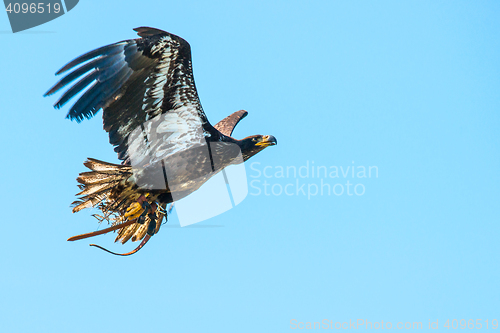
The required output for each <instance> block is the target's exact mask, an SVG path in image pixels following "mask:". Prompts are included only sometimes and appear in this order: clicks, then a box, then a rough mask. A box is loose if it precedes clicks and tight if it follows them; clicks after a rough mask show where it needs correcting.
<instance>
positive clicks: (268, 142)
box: [255, 135, 278, 147]
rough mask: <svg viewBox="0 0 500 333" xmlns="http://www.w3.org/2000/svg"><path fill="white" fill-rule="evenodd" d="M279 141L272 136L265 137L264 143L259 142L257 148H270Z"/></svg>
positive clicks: (263, 138)
mask: <svg viewBox="0 0 500 333" xmlns="http://www.w3.org/2000/svg"><path fill="white" fill-rule="evenodd" d="M277 144H278V141H277V140H276V138H275V137H274V136H272V135H264V136H263V137H262V141H260V142H257V143H256V144H255V145H256V146H261V147H269V146H274V145H277Z"/></svg>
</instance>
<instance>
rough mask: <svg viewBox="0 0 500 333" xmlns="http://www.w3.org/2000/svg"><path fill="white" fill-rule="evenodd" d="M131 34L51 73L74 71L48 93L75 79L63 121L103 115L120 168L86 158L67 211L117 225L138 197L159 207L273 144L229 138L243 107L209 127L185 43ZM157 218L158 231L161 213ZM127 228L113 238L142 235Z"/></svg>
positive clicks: (258, 138)
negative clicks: (94, 211)
mask: <svg viewBox="0 0 500 333" xmlns="http://www.w3.org/2000/svg"><path fill="white" fill-rule="evenodd" d="M135 30H136V31H137V32H138V35H139V36H140V37H141V38H138V39H131V40H125V41H121V42H118V43H115V44H111V45H107V46H104V47H101V48H99V49H96V50H94V51H91V52H88V53H86V54H84V55H82V56H80V57H78V58H76V59H75V60H73V61H71V62H70V63H68V64H67V65H65V66H64V67H63V68H61V69H60V70H59V71H58V72H57V73H56V74H61V73H64V72H67V71H70V70H72V71H71V72H70V73H69V74H67V75H66V76H65V77H64V78H62V79H61V80H60V81H59V82H58V83H57V84H56V85H54V87H52V88H51V89H50V90H49V91H48V92H47V93H46V95H50V94H53V93H55V92H57V91H59V90H61V89H62V88H63V87H65V86H67V85H68V84H70V83H71V82H73V81H75V80H77V79H79V81H77V82H76V83H75V84H73V85H72V86H71V87H70V88H69V89H68V90H67V91H65V92H64V93H63V95H62V96H61V98H60V99H59V100H58V101H57V102H56V104H55V105H54V106H55V107H56V108H60V107H62V106H63V105H64V104H65V103H67V102H68V101H69V100H70V99H71V98H73V97H74V96H75V95H77V94H78V93H80V92H83V94H82V95H81V97H80V98H79V99H78V100H77V101H76V102H75V104H74V105H73V106H72V107H71V108H70V110H69V112H68V115H67V117H68V118H70V119H72V120H76V121H78V122H79V121H82V120H83V119H85V118H91V117H92V116H93V115H95V114H96V113H97V112H98V111H99V110H100V109H102V110H103V124H104V130H106V131H107V132H108V133H109V141H110V143H111V144H112V145H113V146H115V151H116V152H117V154H118V158H119V159H120V160H122V164H121V165H117V164H111V163H106V162H102V161H98V160H95V159H89V160H88V161H87V162H86V163H85V165H86V166H87V167H88V168H89V169H90V170H91V171H90V172H84V173H82V174H80V177H78V181H79V182H80V184H81V185H79V186H80V188H81V190H82V191H81V192H80V193H79V194H78V195H79V196H80V197H79V199H78V200H77V201H75V203H74V205H75V207H74V209H73V211H74V212H77V211H79V210H81V209H83V208H87V207H92V206H97V207H99V208H100V209H101V211H102V212H103V215H104V216H110V214H114V216H115V223H122V222H123V221H124V220H125V218H124V217H123V216H124V214H125V211H126V209H127V207H129V206H130V205H131V204H132V203H134V202H135V201H136V200H138V198H139V197H141V195H145V194H146V195H147V196H148V197H147V200H148V202H151V203H157V204H158V205H159V206H160V207H165V205H166V204H168V203H171V202H173V201H175V200H179V199H181V198H183V197H185V196H187V195H189V194H190V193H192V192H194V191H196V190H197V189H198V188H199V187H200V186H201V185H203V184H204V183H205V182H206V181H207V180H208V179H209V178H210V177H212V176H213V175H214V174H216V173H217V172H219V171H221V170H222V169H223V168H225V167H227V166H228V165H231V164H234V163H241V162H243V161H245V160H247V159H248V158H250V157H251V156H253V155H255V154H256V153H258V152H259V151H261V150H262V149H264V148H265V147H267V146H270V145H274V144H276V139H275V138H274V137H273V136H262V135H254V136H250V137H247V138H245V139H243V140H236V139H234V138H232V137H231V133H232V131H233V129H234V127H235V126H236V124H237V123H238V122H239V121H240V120H241V119H242V118H244V117H245V116H246V114H247V113H246V111H243V110H242V111H238V112H235V113H234V114H232V115H230V116H228V117H227V118H225V119H223V120H222V121H221V122H220V123H218V124H217V125H216V126H212V125H211V124H210V123H209V121H208V119H207V117H206V115H205V113H204V111H203V109H202V107H201V103H200V101H199V98H198V94H197V91H196V87H195V84H194V78H193V73H192V65H191V50H190V46H189V44H188V43H187V42H186V41H185V40H184V39H182V38H180V37H178V36H176V35H173V34H170V33H167V32H165V31H162V30H158V29H154V28H147V27H141V28H137V29H135ZM156 214H157V217H159V218H158V221H157V228H156V231H158V229H159V224H160V222H161V218H162V217H163V215H162V213H161V212H157V213H156ZM146 224H147V223H146ZM130 227H133V228H130ZM130 227H127V228H124V229H122V230H121V231H120V232H119V236H118V238H117V240H118V239H121V240H122V242H126V241H127V240H128V239H129V238H130V237H133V238H132V239H133V240H138V239H141V238H142V237H143V236H144V232H143V231H144V230H142V229H144V228H142V229H141V226H137V225H132V226H130ZM134 228H135V229H134ZM132 229H134V230H132ZM136 229H137V230H136ZM140 229H141V230H142V231H141V232H142V237H141V232H139V230H140Z"/></svg>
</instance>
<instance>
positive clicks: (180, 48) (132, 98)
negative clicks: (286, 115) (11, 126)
mask: <svg viewBox="0 0 500 333" xmlns="http://www.w3.org/2000/svg"><path fill="white" fill-rule="evenodd" d="M134 30H135V31H137V32H138V35H139V36H140V37H142V38H138V39H131V40H125V41H121V42H118V43H115V44H111V45H107V46H104V47H101V48H99V49H96V50H94V51H91V52H88V53H86V54H84V55H82V56H80V57H78V58H77V59H75V60H73V61H71V62H70V63H68V64H67V65H66V66H64V67H63V68H61V69H60V70H59V71H58V72H57V73H56V74H61V73H63V72H66V71H68V70H70V69H72V71H71V72H70V73H69V74H67V75H66V76H65V77H64V78H62V79H61V80H60V81H59V82H58V83H57V84H56V85H55V86H54V87H52V88H51V89H50V90H49V91H48V92H47V93H46V94H45V95H50V94H53V93H55V92H57V91H59V90H60V89H62V88H63V87H65V86H66V85H68V84H69V83H71V82H73V81H74V80H76V79H78V78H80V77H81V76H83V75H85V76H84V77H83V78H81V79H79V81H77V82H76V83H75V84H73V85H72V86H71V87H70V88H69V89H68V90H67V91H66V92H65V93H64V94H63V95H62V96H61V98H60V99H59V100H58V101H57V102H56V104H55V105H54V106H55V107H56V108H60V107H62V106H63V105H64V104H65V103H66V102H68V101H69V100H70V99H71V98H73V97H74V96H75V95H77V94H78V93H80V92H83V94H82V95H81V97H80V98H79V99H78V100H77V101H76V102H75V104H74V105H73V106H72V107H71V108H70V110H69V112H68V115H67V117H68V118H70V119H75V120H77V121H81V120H83V119H84V118H91V117H92V116H93V115H94V114H95V113H97V112H98V111H99V110H100V109H101V108H102V109H103V122H104V129H105V130H106V131H107V132H109V141H110V143H111V144H113V145H115V146H116V147H115V151H116V152H117V153H118V158H119V159H121V160H125V162H124V163H126V164H128V163H130V159H131V155H134V156H135V157H136V158H135V159H136V160H137V163H142V162H140V161H141V160H144V158H145V157H146V156H147V157H148V161H147V162H152V159H161V158H164V157H166V156H168V155H169V154H172V153H175V152H177V151H180V150H183V149H185V148H189V147H191V146H193V145H197V144H203V143H205V142H206V140H205V138H206V137H210V136H212V137H213V136H218V135H220V133H219V132H218V131H217V130H215V129H214V128H213V127H212V126H211V125H210V123H209V122H208V120H207V117H206V115H205V113H204V112H203V109H202V107H201V103H200V101H199V98H198V93H197V91H196V87H195V84H194V78H193V73H192V65H191V48H190V46H189V44H188V43H187V42H186V41H185V40H184V39H182V38H180V37H178V36H176V35H173V34H170V33H167V32H165V31H162V30H158V29H154V28H147V27H141V28H137V29H134ZM77 66H79V67H77ZM75 67H76V68H75ZM90 84H92V85H91V86H90V87H88V86H89V85H90ZM87 87H88V88H87ZM131 147H132V148H131ZM153 155H154V156H153ZM132 159H133V157H132ZM143 163H146V161H144V162H143Z"/></svg>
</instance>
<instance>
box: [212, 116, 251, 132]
mask: <svg viewBox="0 0 500 333" xmlns="http://www.w3.org/2000/svg"><path fill="white" fill-rule="evenodd" d="M247 115H248V112H247V111H245V110H240V111H236V112H234V113H233V114H230V115H229V116H227V117H226V118H224V119H222V120H221V121H219V122H218V123H217V124H215V126H214V127H215V129H216V130H218V131H219V132H221V133H222V134H224V135H227V136H231V134H233V131H234V128H235V127H236V125H238V123H239V122H240V121H241V119H243V118H245V117H246V116H247Z"/></svg>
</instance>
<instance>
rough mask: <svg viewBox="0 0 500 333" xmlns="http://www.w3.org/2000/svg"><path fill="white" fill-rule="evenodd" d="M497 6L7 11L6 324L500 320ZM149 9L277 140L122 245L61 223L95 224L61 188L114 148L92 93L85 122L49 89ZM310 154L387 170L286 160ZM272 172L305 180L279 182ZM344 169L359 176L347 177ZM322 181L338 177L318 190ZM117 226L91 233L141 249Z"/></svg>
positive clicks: (265, 328)
mask: <svg viewBox="0 0 500 333" xmlns="http://www.w3.org/2000/svg"><path fill="white" fill-rule="evenodd" d="M499 14H500V4H499V3H498V2H495V1H481V2H469V1H454V2H450V1H379V2H372V1H308V2H306V1H300V2H299V1H238V2H234V1H217V2H202V1H176V2H171V1H147V0H146V1H141V2H139V1H126V0H125V1H120V2H118V1H106V2H104V1H102V2H101V1H89V0H82V1H80V3H79V4H78V5H77V6H76V7H75V8H74V9H73V10H72V11H71V12H69V13H68V14H66V15H64V16H62V17H60V18H58V19H56V20H54V21H51V22H49V23H47V24H44V25H42V26H39V27H36V28H33V29H31V30H28V31H26V32H23V33H17V34H12V33H11V32H10V26H9V23H8V19H7V15H6V14H3V19H0V31H1V33H0V38H1V41H2V45H3V47H2V52H1V53H0V60H1V63H2V64H3V66H2V72H1V73H2V75H0V87H1V90H0V94H1V97H2V98H1V100H2V112H1V113H0V117H1V119H0V123H1V124H2V131H1V134H0V135H1V140H2V143H3V144H2V163H1V164H0V175H1V177H2V181H1V183H2V191H0V198H1V201H2V203H3V205H2V207H3V209H2V220H3V223H2V226H3V232H2V235H3V240H2V242H0V250H1V251H2V253H3V255H2V256H1V259H0V265H1V267H2V274H0V285H1V290H2V292H1V294H2V296H1V297H0V309H1V311H0V322H1V323H2V326H3V329H2V331H4V330H5V332H90V331H92V332H115V331H120V332H138V331H140V332H153V331H154V332H288V331H301V330H299V329H296V330H292V328H291V327H293V326H291V320H292V319H296V320H297V322H304V323H306V322H315V321H316V322H317V321H322V320H323V319H327V320H331V321H332V322H333V323H335V322H348V321H349V320H357V319H362V320H367V321H370V322H381V321H384V322H386V323H387V322H391V323H392V325H393V326H396V325H397V323H398V322H401V323H406V322H411V323H413V322H422V323H423V327H424V329H427V327H428V322H429V320H431V321H433V322H435V321H436V320H439V329H440V330H447V329H446V328H444V327H443V325H444V324H445V322H446V320H447V319H466V320H469V319H474V321H475V320H476V319H482V323H483V330H484V329H485V327H484V326H485V320H486V319H488V320H490V325H491V320H492V319H498V320H500V318H499V317H500V315H499V313H498V306H499V302H500V287H499V286H498V281H499V280H500V270H499V268H498V267H499V265H498V262H499V259H500V255H499V254H500V251H499V250H500V245H499V242H498V239H499V235H500V227H499V223H498V222H499V217H498V216H499V207H500V206H499V205H498V199H499V196H500V190H499V188H500V177H499V172H498V170H500V154H499V147H500V139H499V135H498V133H499V127H500V116H499V112H498V111H499V109H500V99H499V93H498V92H499V91H500V79H499V78H500V75H499V74H500V62H499V61H498V59H499V58H500V48H499V46H500V45H499V44H500V39H499V38H498V36H499V34H500V21H499V20H498V17H499ZM1 16H2V15H0V17H1ZM138 26H152V27H156V28H159V29H163V30H166V31H169V32H172V33H175V34H177V35H179V36H182V37H183V38H185V39H186V40H187V41H188V42H189V43H190V44H191V48H192V53H193V67H194V75H195V79H196V84H197V88H198V92H199V95H200V98H201V101H202V104H203V106H204V109H205V112H206V113H207V115H208V117H209V119H210V120H211V122H212V123H215V122H217V121H218V120H220V119H222V118H224V117H225V116H226V115H228V114H230V113H232V112H234V111H236V110H239V109H245V110H248V111H249V116H248V117H247V118H246V119H245V120H244V121H242V123H240V124H239V125H238V127H237V129H236V131H235V133H234V135H235V136H236V137H238V138H242V137H245V136H247V135H252V134H272V135H274V136H275V137H276V138H277V139H278V146H276V147H271V148H268V149H266V150H265V151H264V152H262V153H260V154H259V155H257V156H255V157H253V158H252V159H251V160H250V161H249V162H250V163H248V164H247V175H248V182H249V185H250V182H251V181H256V182H254V183H253V185H254V187H257V188H260V189H261V193H260V194H259V195H255V194H257V190H256V189H255V188H254V187H251V186H249V195H248V197H247V198H246V199H245V200H244V201H243V202H242V203H240V204H239V205H238V206H236V207H235V208H234V209H232V210H230V211H228V212H226V213H224V214H222V215H219V216H217V217H214V218H212V219H210V220H207V221H205V222H202V223H200V224H197V225H195V226H191V227H186V228H180V227H179V221H178V219H177V218H176V215H175V214H173V215H172V216H171V218H170V221H169V224H168V225H166V226H164V227H162V230H161V231H160V233H159V234H158V235H155V236H154V237H153V239H152V240H151V242H150V243H149V244H148V245H147V246H146V247H145V248H144V249H143V250H141V252H139V253H138V254H136V255H134V256H131V257H126V258H120V257H115V256H111V255H108V254H107V253H104V252H102V251H99V250H97V249H94V248H90V247H89V246H88V244H89V241H87V240H83V241H79V242H74V243H69V242H66V239H67V238H68V237H69V236H72V235H76V234H80V233H84V232H89V231H92V230H95V229H96V227H97V224H96V222H95V220H94V219H93V218H92V217H91V216H90V214H91V212H81V213H78V214H72V213H71V210H70V208H69V205H70V203H71V202H72V201H73V200H74V194H75V193H76V191H77V187H76V181H75V178H76V176H77V174H78V173H79V172H82V171H84V166H83V165H82V162H83V161H84V160H85V158H87V157H94V158H98V159H102V160H106V161H110V162H117V158H116V156H115V154H114V152H113V149H112V147H111V146H110V145H109V144H108V138H107V135H106V133H105V132H104V131H103V130H102V121H101V118H100V116H101V114H98V116H97V117H95V119H92V120H90V121H84V122H82V123H81V124H77V123H76V122H71V121H69V120H67V119H65V112H67V107H66V108H64V109H62V110H54V109H53V108H52V104H53V103H54V102H55V100H56V98H55V97H50V98H43V97H42V95H43V93H44V92H45V91H46V90H47V89H48V88H50V87H51V86H52V85H53V84H54V83H55V82H56V77H55V76H54V73H55V72H56V71H57V70H58V69H59V68H60V67H61V66H62V65H64V64H65V63H67V62H68V61H70V60H71V59H73V58H75V57H77V56H79V55H80V54H82V53H84V52H87V51H89V50H92V49H94V48H97V47H99V46H102V45H106V44H109V43H113V42H116V41H119V40H123V39H128V38H135V33H134V31H132V29H133V28H135V27H138ZM252 163H255V164H253V165H252ZM313 164H314V166H324V167H326V168H327V169H328V170H333V169H334V168H335V167H337V168H338V169H339V170H340V168H341V167H342V170H347V168H348V167H350V168H352V167H353V166H355V167H356V171H358V170H360V169H359V167H365V168H368V167H370V166H372V167H376V170H377V171H378V176H374V175H373V174H372V177H366V178H361V177H357V174H355V177H352V174H351V175H347V174H346V177H344V176H343V175H342V174H340V176H339V177H337V178H332V177H324V176H321V177H312V176H311V175H309V177H307V178H306V177H300V176H299V175H298V176H296V177H295V176H294V175H289V177H279V176H280V175H279V174H278V175H276V172H277V171H279V169H280V167H283V168H287V167H289V169H290V170H291V169H293V168H296V169H297V170H298V169H300V167H302V166H305V165H309V166H312V165H313ZM265 167H269V168H268V169H266V170H267V175H268V176H271V177H269V178H267V177H266V176H264V174H261V175H260V176H259V175H258V174H259V172H263V170H264V168H265ZM256 170H259V171H256ZM349 170H352V169H349ZM270 171H272V172H271V173H269V172H270ZM264 181H266V182H267V183H268V184H269V185H267V186H269V187H268V190H270V189H273V187H274V191H275V192H274V193H276V194H277V193H278V192H279V190H280V189H281V190H283V191H284V189H285V188H286V186H287V185H289V184H292V185H289V187H288V193H292V195H287V194H285V193H284V192H283V193H281V194H280V195H275V194H273V193H272V192H267V193H268V194H269V195H266V194H265V192H264V187H263V186H264ZM348 181H349V182H350V184H353V185H352V186H355V185H357V184H361V185H362V187H361V186H358V188H357V189H358V190H359V191H360V190H361V189H364V192H363V194H362V195H356V194H353V195H348V194H347V185H346V184H347V182H348ZM322 182H323V183H322ZM325 183H327V184H329V185H330V186H331V187H333V186H335V185H337V184H340V185H337V187H336V189H337V190H338V191H340V187H341V186H345V187H344V189H345V191H344V192H343V193H342V194H341V195H336V194H332V193H331V192H330V194H327V193H323V195H322V194H321V193H318V194H316V195H310V196H309V197H308V195H307V189H308V188H310V189H311V191H313V192H314V188H315V187H314V186H321V185H322V184H325ZM297 184H298V186H297ZM301 185H304V187H303V188H305V191H306V192H304V193H302V192H301V191H300V190H298V188H297V187H299V188H300V186H301ZM351 190H353V187H352V188H351ZM337 193H340V192H337ZM350 193H351V194H352V192H350ZM359 193H360V192H359ZM309 194H311V192H309ZM113 240H114V237H113V235H106V236H100V237H99V238H97V239H95V240H94V241H95V242H96V243H98V244H100V245H103V246H107V247H109V248H111V249H113V250H116V251H123V250H129V249H130V248H132V245H130V246H121V245H113V244H112V241H113ZM94 241H92V242H94ZM490 327H491V326H490Z"/></svg>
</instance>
